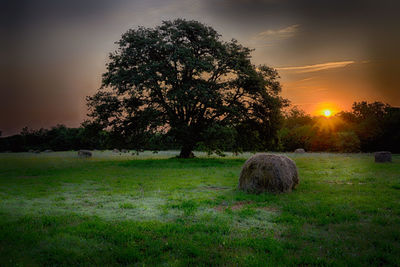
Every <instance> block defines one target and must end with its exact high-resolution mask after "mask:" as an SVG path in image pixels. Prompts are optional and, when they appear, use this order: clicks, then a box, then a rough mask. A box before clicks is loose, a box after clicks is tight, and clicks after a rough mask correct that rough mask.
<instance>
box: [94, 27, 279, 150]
mask: <svg viewBox="0 0 400 267" xmlns="http://www.w3.org/2000/svg"><path fill="white" fill-rule="evenodd" d="M117 44H118V46H119V47H118V50H116V51H115V52H114V53H112V54H110V56H109V59H110V61H109V63H108V64H107V72H106V73H104V74H103V81H102V87H101V88H100V90H99V91H98V92H97V93H96V94H95V95H94V96H91V97H88V106H89V109H90V116H91V117H92V118H93V121H95V122H96V123H98V124H99V125H102V127H103V128H104V129H106V128H107V129H110V130H111V131H113V132H116V133H119V134H121V136H123V137H124V138H126V139H129V140H131V141H139V143H140V142H144V140H146V138H147V137H146V134H150V135H152V133H156V132H158V133H164V134H168V135H169V136H172V137H173V138H174V140H175V141H176V142H177V143H178V144H179V145H180V147H181V153H180V157H183V158H187V157H190V156H191V155H192V150H193V149H194V148H195V146H196V144H198V143H199V142H202V143H203V144H204V145H207V146H209V147H210V148H211V149H213V150H218V148H220V147H222V145H221V142H216V138H219V139H222V140H223V139H224V138H225V137H226V134H228V135H232V132H231V131H232V130H233V131H237V129H238V127H239V128H240V127H241V129H243V128H244V129H246V130H247V131H245V134H246V135H248V136H247V137H246V138H248V139H249V140H252V139H254V140H253V141H252V142H253V143H254V142H259V143H260V144H262V145H264V146H267V145H271V144H274V143H277V142H276V139H277V137H276V132H277V130H278V128H279V126H280V125H279V122H280V118H281V117H280V115H281V113H280V109H281V108H282V106H284V105H285V103H286V102H285V100H284V99H282V98H281V97H280V96H279V93H280V91H281V87H280V84H279V82H278V80H277V79H278V73H277V72H276V71H275V70H274V69H272V68H269V67H267V66H258V67H256V66H254V65H253V64H251V62H250V58H251V56H250V52H251V50H250V49H248V48H246V47H243V46H241V45H240V44H238V43H237V41H235V40H232V41H230V42H224V41H222V40H221V39H220V35H219V34H218V33H217V32H216V31H215V30H214V29H213V28H211V27H208V26H205V25H203V24H201V23H199V22H196V21H186V20H182V19H177V20H174V21H164V22H163V23H162V25H161V26H158V27H155V28H143V27H140V28H138V29H135V30H133V29H132V30H129V31H127V32H126V33H125V34H123V35H122V38H121V40H119V41H118V42H117ZM224 133H226V134H224ZM233 135H235V133H233ZM143 136H144V137H145V138H144V139H143ZM210 139H213V140H214V141H213V142H209V141H210ZM239 146H240V142H237V143H236V149H240V147H239Z"/></svg>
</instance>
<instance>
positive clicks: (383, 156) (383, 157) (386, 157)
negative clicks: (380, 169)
mask: <svg viewBox="0 0 400 267" xmlns="http://www.w3.org/2000/svg"><path fill="white" fill-rule="evenodd" d="M375 162H392V153H390V152H389V151H379V152H375Z"/></svg>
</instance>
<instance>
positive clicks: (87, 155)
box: [78, 150, 92, 158]
mask: <svg viewBox="0 0 400 267" xmlns="http://www.w3.org/2000/svg"><path fill="white" fill-rule="evenodd" d="M78 156H79V157H80V158H90V157H91V156H92V152H91V151H89V150H79V151H78Z"/></svg>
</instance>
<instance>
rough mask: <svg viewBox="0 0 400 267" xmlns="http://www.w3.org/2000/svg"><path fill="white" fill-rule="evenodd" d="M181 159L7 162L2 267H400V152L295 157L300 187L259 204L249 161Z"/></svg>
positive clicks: (32, 158) (1, 183)
mask: <svg viewBox="0 0 400 267" xmlns="http://www.w3.org/2000/svg"><path fill="white" fill-rule="evenodd" d="M175 154H176V152H161V153H159V154H154V155H153V154H151V153H143V154H142V155H139V156H132V155H130V154H122V155H119V154H115V153H114V154H113V153H111V152H94V157H93V158H90V159H79V158H77V156H76V152H54V153H42V154H29V153H9V154H7V153H3V154H0V265H1V266H16V265H18V266H21V265H22V266H35V265H45V266H50V265H65V266H76V265H85V266H88V265H96V266H104V265H138V266H154V265H156V266H159V265H162V266H187V265H201V266H204V265H208V266H209V265H224V266H279V265H285V266H287V265H323V266H325V265H334V266H349V265H351V266H371V265H375V266H381V265H394V266H395V265H400V155H394V157H393V163H382V164H376V163H374V161H373V155H371V154H325V153H321V154H319V153H307V154H302V155H298V154H290V153H289V154H287V155H288V156H289V157H291V158H292V159H293V160H294V161H295V162H296V164H297V167H298V169H299V174H300V184H299V186H298V188H297V189H296V190H295V191H294V192H292V193H289V194H278V195H274V194H261V195H250V194H245V193H242V192H240V191H238V190H237V184H238V177H239V172H240V168H241V166H242V164H243V163H244V161H245V160H246V158H247V157H249V156H250V154H245V155H239V156H238V157H234V156H232V155H230V156H228V157H225V158H212V157H211V158H209V157H207V156H206V155H202V154H201V155H200V157H198V158H196V159H189V160H181V159H176V158H171V157H172V156H173V155H175ZM197 155H199V154H197Z"/></svg>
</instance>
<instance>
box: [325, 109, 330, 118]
mask: <svg viewBox="0 0 400 267" xmlns="http://www.w3.org/2000/svg"><path fill="white" fill-rule="evenodd" d="M331 115H332V111H330V110H329V109H325V110H324V116H325V117H327V118H328V117H330V116H331Z"/></svg>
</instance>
